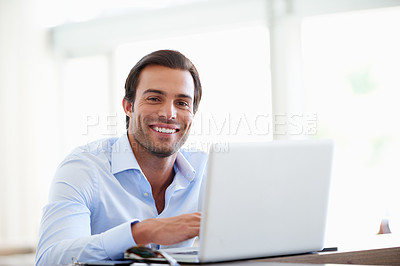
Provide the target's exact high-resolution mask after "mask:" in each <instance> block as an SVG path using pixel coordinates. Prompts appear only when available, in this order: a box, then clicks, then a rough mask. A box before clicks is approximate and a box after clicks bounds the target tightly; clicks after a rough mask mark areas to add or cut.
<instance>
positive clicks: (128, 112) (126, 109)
mask: <svg viewBox="0 0 400 266" xmlns="http://www.w3.org/2000/svg"><path fill="white" fill-rule="evenodd" d="M122 106H123V107H124V112H125V114H126V115H127V116H129V117H132V111H133V110H132V103H131V102H129V101H128V100H126V99H125V98H124V99H122Z"/></svg>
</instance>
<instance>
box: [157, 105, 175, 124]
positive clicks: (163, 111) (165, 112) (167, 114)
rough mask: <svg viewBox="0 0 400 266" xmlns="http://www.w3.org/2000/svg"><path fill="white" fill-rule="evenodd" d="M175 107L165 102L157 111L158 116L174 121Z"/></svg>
mask: <svg viewBox="0 0 400 266" xmlns="http://www.w3.org/2000/svg"><path fill="white" fill-rule="evenodd" d="M176 113H177V110H176V107H175V105H174V103H173V102H165V103H164V104H163V105H162V106H160V109H159V111H158V116H159V117H163V118H165V119H167V120H175V119H176Z"/></svg>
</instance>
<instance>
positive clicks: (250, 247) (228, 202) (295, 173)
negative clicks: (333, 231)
mask: <svg viewBox="0 0 400 266" xmlns="http://www.w3.org/2000/svg"><path fill="white" fill-rule="evenodd" d="M332 157H333V142H332V141H331V140H278V141H270V142H262V143H259V142H258V143H230V144H229V146H228V148H227V150H211V151H210V155H209V162H208V175H207V181H206V186H205V191H204V193H205V194H204V195H203V214H202V220H201V227H200V236H199V246H198V247H197V248H189V249H187V248H183V249H182V248H174V249H164V251H166V252H168V254H169V255H171V256H173V257H174V258H175V259H176V260H177V261H179V262H186V263H209V262H220V261H232V260H242V259H253V258H261V257H269V256H279V255H289V254H301V253H308V252H314V251H320V250H322V249H323V247H324V237H325V227H326V217H327V208H328V198H329V184H330V175H331V168H332ZM196 249H198V250H196Z"/></svg>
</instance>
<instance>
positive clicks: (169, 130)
mask: <svg viewBox="0 0 400 266" xmlns="http://www.w3.org/2000/svg"><path fill="white" fill-rule="evenodd" d="M150 128H151V129H153V130H154V131H157V132H159V133H164V134H174V133H176V132H178V131H179V129H178V128H170V127H165V126H150Z"/></svg>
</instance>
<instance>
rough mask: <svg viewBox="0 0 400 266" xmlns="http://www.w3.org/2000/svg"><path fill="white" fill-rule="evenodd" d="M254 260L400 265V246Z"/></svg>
mask: <svg viewBox="0 0 400 266" xmlns="http://www.w3.org/2000/svg"><path fill="white" fill-rule="evenodd" d="M252 262H285V263H308V264H359V265H400V247H392V248H381V249H370V250H359V251H346V252H340V251H335V252H321V253H315V254H304V255H295V256H283V257H274V258H265V259H258V260H252Z"/></svg>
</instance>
